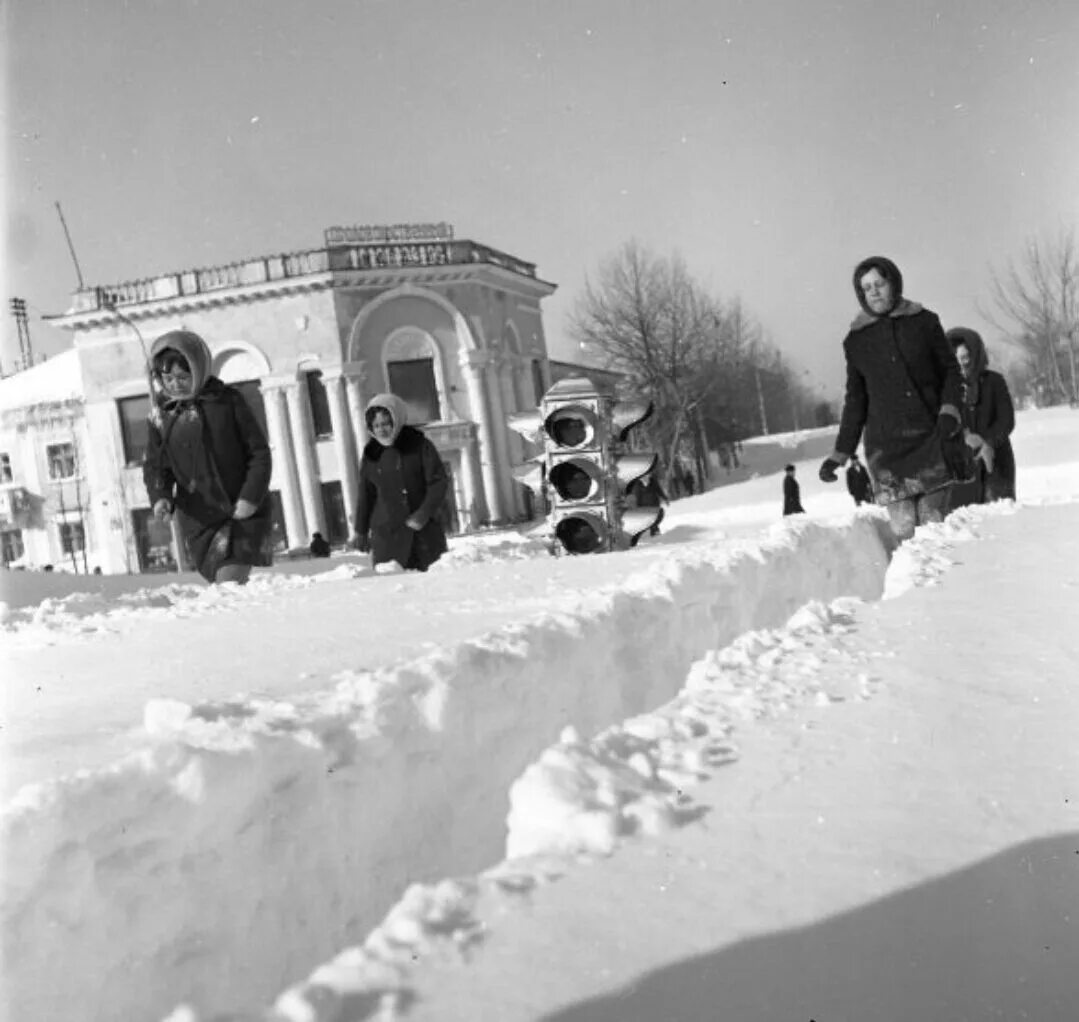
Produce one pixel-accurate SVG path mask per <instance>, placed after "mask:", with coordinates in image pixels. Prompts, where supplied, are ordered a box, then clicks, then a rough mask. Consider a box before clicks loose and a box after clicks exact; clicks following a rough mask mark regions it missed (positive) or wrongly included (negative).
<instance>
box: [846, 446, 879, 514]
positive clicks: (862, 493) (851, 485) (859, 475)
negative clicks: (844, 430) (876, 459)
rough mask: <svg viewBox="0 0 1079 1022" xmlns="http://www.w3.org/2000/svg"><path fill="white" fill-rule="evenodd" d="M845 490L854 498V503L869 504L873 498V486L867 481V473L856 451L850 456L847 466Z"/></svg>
mask: <svg viewBox="0 0 1079 1022" xmlns="http://www.w3.org/2000/svg"><path fill="white" fill-rule="evenodd" d="M847 492H848V493H849V494H850V495H851V496H852V497H853V498H854V503H855V504H869V503H871V502H872V500H873V487H872V484H871V483H870V482H869V473H868V472H867V471H866V467H865V465H863V464H862V463H861V461H859V459H858V452H857V451H855V452H854V453H853V454H851V456H850V464H849V465H848V466H847Z"/></svg>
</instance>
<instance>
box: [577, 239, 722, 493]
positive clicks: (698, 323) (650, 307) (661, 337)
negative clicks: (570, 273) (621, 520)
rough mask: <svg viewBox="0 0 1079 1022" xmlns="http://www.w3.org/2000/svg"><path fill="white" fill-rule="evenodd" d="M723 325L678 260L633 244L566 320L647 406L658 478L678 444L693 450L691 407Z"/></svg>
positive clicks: (704, 389) (694, 412)
mask: <svg viewBox="0 0 1079 1022" xmlns="http://www.w3.org/2000/svg"><path fill="white" fill-rule="evenodd" d="M723 326H724V316H723V309H722V307H721V305H720V303H719V302H718V301H717V300H716V299H714V298H713V297H712V296H711V295H709V294H707V293H706V292H705V291H704V289H703V288H702V287H701V286H700V285H699V284H698V283H697V281H695V280H694V279H693V278H692V277H691V276H690V274H689V272H688V270H687V269H686V266H685V264H684V262H683V261H682V260H681V259H680V258H679V257H677V256H672V257H669V258H660V257H657V256H655V255H653V254H652V253H650V252H648V251H647V250H645V249H644V248H642V247H641V246H640V245H639V244H638V243H637V242H635V241H630V242H627V243H626V244H625V245H623V246H622V248H621V249H619V251H618V252H617V253H616V254H615V255H614V256H613V257H611V258H610V259H608V260H607V261H606V262H605V263H604V264H603V265H602V266H601V267H600V270H599V274H598V276H597V278H596V279H595V280H594V281H592V280H587V281H586V282H585V288H584V292H583V293H582V294H581V296H580V297H579V298H578V300H577V303H576V306H575V307H574V310H573V312H572V313H571V315H570V321H569V330H570V333H571V335H572V336H573V337H574V338H575V339H576V340H577V341H578V342H580V343H581V344H582V345H583V346H586V347H591V348H593V349H595V350H598V351H599V352H602V354H603V357H604V360H605V365H606V366H607V368H610V369H613V370H615V371H617V372H620V373H623V374H625V376H626V377H627V379H628V381H629V383H630V385H631V386H632V387H634V388H635V389H636V390H637V391H638V392H641V393H644V394H647V395H648V396H649V397H651V399H652V400H653V401H654V402H655V406H656V412H655V415H654V417H653V422H652V427H651V428H652V434H653V436H654V437H655V441H656V442H657V443H658V444H659V445H660V446H661V448H662V451H661V462H662V464H663V466H664V472H665V473H669V471H670V468H671V467H672V466H673V464H674V463H675V461H676V458H677V454H678V451H679V448H680V446H681V445H682V444H683V443H684V442H686V441H687V440H688V441H690V442H692V443H693V445H694V446H695V447H696V446H697V442H696V438H697V436H698V435H699V432H700V417H699V414H698V413H699V409H700V406H701V404H702V402H703V401H704V400H705V398H706V397H707V396H708V394H709V393H710V392H711V391H712V390H713V389H714V388H715V386H716V384H717V380H718V378H719V376H718V373H717V370H718V369H719V367H720V366H721V365H722V363H723V347H724V340H725V338H724V331H723Z"/></svg>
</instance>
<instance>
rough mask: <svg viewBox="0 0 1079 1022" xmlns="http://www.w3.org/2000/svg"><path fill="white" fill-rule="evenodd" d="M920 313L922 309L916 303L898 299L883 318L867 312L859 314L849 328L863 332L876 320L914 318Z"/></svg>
mask: <svg viewBox="0 0 1079 1022" xmlns="http://www.w3.org/2000/svg"><path fill="white" fill-rule="evenodd" d="M921 311H922V307H921V306H920V305H919V304H918V303H917V302H908V301H907V299H906V298H900V299H899V301H898V302H897V303H896V306H895V308H894V309H892V311H891V312H889V313H888V314H887V315H885V316H874V315H872V314H871V313H868V312H859V313H858V315H857V316H855V317H854V322H853V323H851V325H850V328H851V330H852V331H854V330H864V329H865V328H866V327H867V326H872V325H873V324H874V323H876V322H877V321H878V320H882V319H888V318H891V319H898V318H899V317H900V316H916V315H918V313H919V312H921Z"/></svg>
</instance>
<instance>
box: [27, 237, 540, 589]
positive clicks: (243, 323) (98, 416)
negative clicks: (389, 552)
mask: <svg viewBox="0 0 1079 1022" xmlns="http://www.w3.org/2000/svg"><path fill="white" fill-rule="evenodd" d="M325 240H326V243H325V245H324V247H323V248H320V249H314V250H308V251H302V252H295V253H291V254H287V255H273V256H265V257H260V258H257V259H251V260H247V261H245V262H241V263H234V264H229V265H227V266H218V267H213V268H210V269H202V270H186V271H182V272H179V273H174V274H167V275H164V276H159V277H153V278H148V279H143V280H136V281H128V282H123V283H119V284H115V285H110V286H107V287H95V288H90V289H86V290H83V291H79V292H77V293H76V294H75V296H74V301H73V304H72V307H71V309H69V310H68V311H67V312H66V313H64V314H63V315H62V316H57V317H55V318H54V319H53V323H54V325H57V326H60V327H63V328H66V329H68V330H70V331H72V333H73V339H74V353H75V355H76V357H77V359H78V367H79V375H80V379H81V388H82V393H81V401H80V402H78V416H77V417H78V418H79V420H80V424H79V427H78V428H79V429H81V430H82V433H81V436H82V437H83V448H80V452H81V453H80V458H79V472H80V478H81V480H82V490H84V491H85V492H83V493H80V508H82V511H81V518H82V520H83V523H84V525H83V529H84V546H85V548H86V549H87V550H88V551H89V552H88V555H87V556H88V563H92V564H93V565H95V566H100V567H101V568H102V569H103V570H104V571H106V572H119V571H147V570H155V569H158V568H163V567H171V566H173V565H174V563H175V562H176V561H177V560H179V561H180V562H181V566H182V560H183V551H182V549H180V547H179V545H178V544H176V542H175V534H174V533H173V534H172V535H171V536H170V535H168V534H163V533H162V530H161V527H160V526H158V525H156V524H155V523H154V521H153V519H152V516H151V515H150V508H149V504H148V502H147V498H146V494H145V490H144V488H143V484H142V475H141V463H142V455H143V451H144V450H145V445H146V417H147V413H148V410H149V388H148V372H147V364H146V352H147V350H148V349H149V346H150V344H151V343H152V341H153V339H154V338H155V337H157V336H159V335H160V334H163V333H165V332H167V331H169V330H175V329H185V330H192V331H194V332H195V333H198V334H199V335H201V336H202V337H203V338H204V339H205V340H206V342H207V344H208V345H209V347H210V350H211V352H212V354H213V359H214V372H215V374H216V375H217V376H219V377H220V378H221V379H222V380H224V381H225V382H226V383H230V384H232V385H234V386H237V387H239V388H240V389H241V390H242V391H243V393H244V395H245V396H246V397H247V399H248V401H249V403H250V404H251V406H252V408H253V409H254V410H255V412H256V415H257V416H258V417H259V418H260V420H261V421H262V422H263V423H264V425H265V428H266V432H267V436H268V438H269V441H270V445H271V448H272V450H273V455H274V468H273V478H272V481H271V499H272V501H273V507H274V518H275V529H276V537H277V543H278V548H279V550H281V551H285V550H289V549H297V548H304V547H306V546H307V545H308V543H309V541H310V538H311V534H312V533H314V532H316V531H318V532H321V533H322V534H323V535H324V536H326V537H328V538H329V539H330V540H331V541H338V542H341V541H344V540H346V539H347V538H348V536H349V535H350V534H351V530H352V519H353V514H354V505H355V499H356V487H357V480H358V469H359V458H360V455H361V453H362V450H363V446H364V444H365V443H366V442H367V439H368V438H367V431H366V426H365V422H364V414H363V413H364V409H365V407H366V404H367V402H368V401H369V400H370V399H371V397H373V396H374V395H375V394H378V393H382V392H386V391H389V392H392V393H394V394H397V395H398V396H399V397H401V398H402V399H403V400H404V401H405V402H406V404H407V405H408V407H409V412H410V421H411V422H413V423H414V424H417V425H420V426H421V427H422V428H423V430H424V432H425V433H426V435H427V436H428V437H429V438H430V439H431V440H432V441H433V442H434V444H435V446H436V447H437V448H438V450H439V451H440V452H441V454H442V458H443V461H444V462H445V464H446V467H447V469H448V471H449V475H450V479H451V480H452V486H451V488H450V496H449V497H448V498H447V502H446V506H445V508H444V509H443V514H444V519H445V521H446V523H447V526H448V528H449V530H450V531H451V532H466V531H470V530H472V529H475V528H478V527H480V526H483V525H486V524H493V523H503V522H511V521H516V520H523V519H527V518H529V517H531V516H532V512H533V508H532V500H531V495H530V493H529V492H528V491H527V490H526V489H524V488H523V487H521V486H520V485H519V484H518V483H517V482H516V481H515V480H514V478H513V475H512V466H513V465H514V464H516V463H519V462H520V461H522V460H523V459H524V457H525V452H524V451H523V449H522V447H521V443H522V441H521V440H520V438H519V437H518V436H517V435H516V434H515V433H513V432H512V431H511V430H509V429H508V428H507V426H506V418H507V416H509V415H510V414H512V413H513V412H515V411H520V410H524V409H528V408H533V407H535V405H536V404H537V402H538V401H539V399H540V397H541V396H542V394H543V393H544V392H545V390H546V389H547V387H548V386H549V385H550V383H551V371H550V364H549V361H548V357H547V345H546V339H545V336H544V331H543V318H542V313H541V309H540V302H541V300H542V299H543V298H544V297H546V296H547V295H550V294H552V293H553V292H554V290H555V287H554V285H553V284H550V283H547V282H546V281H543V280H541V279H540V278H539V277H538V276H537V274H536V268H535V266H534V265H532V264H530V263H526V262H523V261H522V260H519V259H516V258H514V257H512V256H509V255H506V254H505V253H502V252H498V251H496V250H494V249H492V248H489V247H488V246H485V245H481V244H478V243H476V242H473V241H467V240H465V241H461V240H455V239H454V237H453V231H452V229H451V228H449V227H447V226H446V225H398V226H394V227H358V228H331V229H330V230H328V231H327V232H326V239H325ZM67 354H70V353H67ZM5 382H6V381H5ZM40 482H41V481H40V480H39V479H38V480H35V482H34V485H39V484H40ZM83 505H85V506H83ZM51 559H55V558H51ZM28 560H29V558H28ZM35 561H36V558H35ZM37 563H40V562H39V561H37Z"/></svg>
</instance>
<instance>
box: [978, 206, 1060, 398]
mask: <svg viewBox="0 0 1079 1022" xmlns="http://www.w3.org/2000/svg"><path fill="white" fill-rule="evenodd" d="M990 305H991V308H990V309H989V310H988V311H987V312H985V311H983V313H982V314H983V315H984V316H985V318H986V319H988V320H989V321H990V322H991V323H993V325H994V326H996V327H998V328H999V329H1000V330H1001V331H1002V332H1003V335H1004V340H1005V341H1006V342H1007V343H1008V344H1009V345H1010V346H1011V347H1012V349H1013V357H1012V359H1011V360H1010V365H1009V366H1008V367H1007V370H1006V372H1007V375H1008V382H1009V384H1010V387H1011V390H1012V394H1013V396H1014V397H1015V398H1016V399H1017V400H1018V401H1019V402H1020V403H1023V404H1033V405H1035V406H1037V407H1044V406H1047V405H1058V404H1070V405H1071V406H1072V407H1079V245H1077V243H1076V236H1075V230H1074V228H1069V229H1065V230H1062V231H1061V232H1060V233H1059V234H1058V235H1057V236H1056V237H1055V238H1052V239H1045V238H1041V239H1039V238H1034V239H1031V240H1029V241H1028V242H1027V245H1026V248H1025V249H1024V251H1023V252H1022V254H1021V255H1020V256H1019V257H1018V259H1013V260H1010V261H1009V262H1008V263H1007V264H1006V265H1005V266H1004V267H1003V269H999V270H996V269H994V270H992V271H991V285H990Z"/></svg>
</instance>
